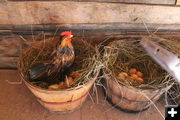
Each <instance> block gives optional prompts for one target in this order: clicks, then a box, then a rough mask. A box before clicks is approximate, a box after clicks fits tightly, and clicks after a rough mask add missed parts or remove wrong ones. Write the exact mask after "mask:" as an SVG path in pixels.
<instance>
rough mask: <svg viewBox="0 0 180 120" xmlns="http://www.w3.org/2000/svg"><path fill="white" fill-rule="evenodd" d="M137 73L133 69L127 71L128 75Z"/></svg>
mask: <svg viewBox="0 0 180 120" xmlns="http://www.w3.org/2000/svg"><path fill="white" fill-rule="evenodd" d="M136 72H137V70H136V69H135V68H131V69H130V70H129V73H130V74H135V73H136Z"/></svg>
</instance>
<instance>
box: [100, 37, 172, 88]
mask: <svg viewBox="0 0 180 120" xmlns="http://www.w3.org/2000/svg"><path fill="white" fill-rule="evenodd" d="M139 42H140V41H139V40H127V39H123V40H118V39H117V41H113V42H111V43H110V44H109V45H108V46H106V47H105V52H104V56H103V61H104V65H105V66H106V70H107V71H108V72H109V73H110V74H111V76H112V77H114V78H116V80H117V81H118V82H119V83H120V84H123V85H126V86H133V87H136V88H139V89H161V88H166V87H167V86H169V85H171V84H172V82H173V79H172V77H171V76H170V75H169V74H168V73H167V72H165V71H164V70H162V68H161V67H160V66H159V65H158V64H156V63H155V62H154V61H153V60H152V59H151V57H149V55H147V53H146V52H145V50H144V49H143V48H142V47H141V46H140V44H139ZM130 68H136V69H137V70H139V71H141V72H142V73H143V74H144V76H143V79H144V82H143V83H142V84H137V83H136V82H131V81H124V80H121V79H119V78H118V77H117V75H118V73H119V72H126V73H128V70H129V69H130Z"/></svg>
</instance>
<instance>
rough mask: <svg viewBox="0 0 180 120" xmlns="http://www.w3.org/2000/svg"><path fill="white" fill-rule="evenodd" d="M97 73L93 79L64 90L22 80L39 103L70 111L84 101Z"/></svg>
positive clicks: (55, 109)
mask: <svg viewBox="0 0 180 120" xmlns="http://www.w3.org/2000/svg"><path fill="white" fill-rule="evenodd" d="M97 75H98V73H97V74H96V77H94V79H92V80H90V81H88V82H87V83H86V84H84V85H80V86H78V87H75V88H70V89H65V90H48V89H42V88H39V87H36V86H34V85H32V84H31V83H29V82H28V81H27V80H24V79H23V81H24V82H25V84H26V86H27V87H28V88H29V89H30V90H31V92H32V93H33V94H34V95H35V96H36V98H37V100H38V101H39V102H40V103H41V105H43V106H44V107H46V108H47V109H49V110H50V111H60V112H71V111H73V110H74V109H76V108H78V107H80V106H81V105H82V103H83V102H84V101H85V99H86V97H87V95H88V92H89V90H90V88H91V87H92V85H93V84H94V81H95V80H96V78H97Z"/></svg>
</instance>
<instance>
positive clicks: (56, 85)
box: [48, 84, 59, 89]
mask: <svg viewBox="0 0 180 120" xmlns="http://www.w3.org/2000/svg"><path fill="white" fill-rule="evenodd" d="M58 88H59V85H58V84H53V85H50V86H49V87H48V89H58Z"/></svg>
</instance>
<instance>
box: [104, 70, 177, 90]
mask: <svg viewBox="0 0 180 120" xmlns="http://www.w3.org/2000/svg"><path fill="white" fill-rule="evenodd" d="M103 74H104V75H105V76H104V78H105V80H112V81H114V82H117V81H118V80H117V79H116V78H113V77H112V75H111V74H108V73H107V72H105V70H104V69H103ZM108 77H109V79H108ZM118 85H119V86H123V87H126V88H127V89H131V90H133V91H134V92H140V91H141V92H142V91H143V92H162V91H165V90H166V89H170V88H171V86H172V85H173V84H170V85H168V86H167V87H164V88H148V89H141V88H136V87H134V86H130V85H126V84H122V83H119V82H118Z"/></svg>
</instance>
